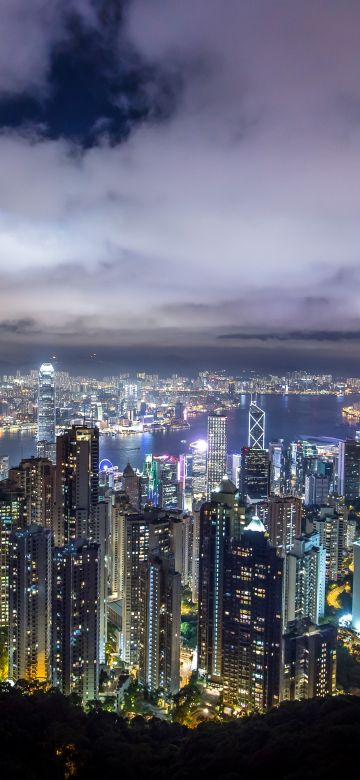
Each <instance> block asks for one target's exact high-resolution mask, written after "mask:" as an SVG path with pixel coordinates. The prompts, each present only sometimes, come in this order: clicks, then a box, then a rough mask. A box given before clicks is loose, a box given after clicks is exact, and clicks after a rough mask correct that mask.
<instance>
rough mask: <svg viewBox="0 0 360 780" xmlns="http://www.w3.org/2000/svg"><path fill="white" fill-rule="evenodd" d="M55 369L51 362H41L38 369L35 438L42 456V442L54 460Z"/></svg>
mask: <svg viewBox="0 0 360 780" xmlns="http://www.w3.org/2000/svg"><path fill="white" fill-rule="evenodd" d="M55 426H56V408H55V371H54V367H53V366H52V365H51V363H43V364H42V366H41V367H40V371H39V390H38V430H37V440H38V446H39V447H40V449H41V453H38V454H39V455H40V457H42V452H43V447H44V442H46V444H47V445H50V448H51V449H50V453H51V454H52V457H51V458H50V460H52V462H53V463H54V462H55V441H56V433H55Z"/></svg>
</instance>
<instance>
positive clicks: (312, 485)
mask: <svg viewBox="0 0 360 780" xmlns="http://www.w3.org/2000/svg"><path fill="white" fill-rule="evenodd" d="M329 491H330V480H329V477H328V476H326V475H325V474H307V475H306V477H305V500H304V504H305V506H321V505H322V504H326V502H327V500H328V497H329Z"/></svg>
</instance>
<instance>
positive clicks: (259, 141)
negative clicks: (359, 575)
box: [0, 0, 360, 373]
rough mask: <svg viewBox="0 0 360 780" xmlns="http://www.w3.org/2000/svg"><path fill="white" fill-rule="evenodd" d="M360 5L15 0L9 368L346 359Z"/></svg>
mask: <svg viewBox="0 0 360 780" xmlns="http://www.w3.org/2000/svg"><path fill="white" fill-rule="evenodd" d="M24 11H26V13H24ZM359 22H360V8H359V6H358V4H357V3H356V2H349V3H347V4H346V8H344V6H343V5H342V6H341V7H340V6H339V4H338V3H337V2H335V0H328V2H326V3H324V2H320V3H318V4H316V6H315V7H314V4H313V3H311V2H310V0H304V2H302V3H301V7H300V6H294V5H293V4H289V3H286V2H284V1H283V0H268V2H266V3H265V2H261V1H260V0H257V1H256V2H254V3H252V4H251V6H249V5H248V4H245V3H239V2H238V0H229V2H227V3H226V4H224V3H223V2H221V0H211V1H210V2H209V0H196V2H195V4H193V3H189V2H183V3H178V2H176V1H175V0H173V2H171V3H168V2H165V0H156V2H154V3H152V4H151V9H149V4H148V3H147V2H146V0H129V2H127V3H126V4H124V6H123V7H122V6H120V3H116V2H114V0H104V2H103V3H97V2H94V0H71V1H70V0H69V2H67V3H65V2H60V3H55V2H50V3H48V4H47V8H46V11H44V9H43V3H42V0H33V2H32V3H31V8H30V9H29V6H28V3H26V2H25V0H11V2H10V0H6V2H4V3H3V8H2V31H1V39H0V40H1V44H2V45H1V55H0V71H1V76H0V126H1V137H0V162H1V166H2V172H3V176H2V186H1V191H0V207H1V209H2V218H1V225H0V253H1V257H2V262H1V287H2V295H1V301H2V314H1V321H0V346H1V360H2V363H1V365H0V368H1V369H3V370H5V369H6V366H7V365H10V366H11V365H14V364H15V363H20V364H22V365H24V366H26V365H29V361H31V360H33V361H34V360H35V361H36V362H38V363H41V362H43V361H45V360H51V359H52V355H53V354H57V353H58V352H59V355H60V358H59V359H60V361H61V363H62V364H63V365H64V366H67V367H70V366H73V365H74V364H79V363H82V364H83V366H87V370H88V372H89V373H91V367H93V366H94V364H95V365H96V366H97V368H96V372H97V373H100V372H101V370H103V369H102V368H101V366H104V365H105V364H106V365H109V366H110V365H111V364H114V363H121V364H123V365H124V366H125V367H127V366H131V365H134V363H135V362H137V363H138V364H139V363H141V362H143V364H144V366H145V367H147V366H148V365H149V364H151V363H152V364H154V363H157V364H158V365H159V366H160V368H161V366H165V365H171V364H172V365H173V366H174V367H175V366H176V365H178V366H181V365H183V366H185V367H186V368H187V369H189V368H190V367H195V366H199V365H201V364H203V363H205V362H206V361H208V363H209V362H211V363H212V364H213V365H215V366H217V365H219V366H226V367H229V366H234V367H235V366H236V365H239V364H242V365H245V366H247V367H251V366H253V367H258V366H270V365H273V366H274V368H276V367H279V369H280V368H281V369H283V368H286V367H295V366H300V367H312V366H322V367H323V369H324V370H325V369H329V368H330V367H331V366H334V367H335V368H336V369H337V370H339V371H342V370H345V368H346V370H350V367H351V365H352V364H353V362H354V360H356V359H358V357H359V354H360V350H359V340H360V327H359V311H358V293H357V289H358V284H357V282H358V274H359V270H358V245H359V237H360V236H359V219H358V205H357V204H358V202H359V181H360V177H359V175H358V173H359V172H358V159H359V155H358V151H359V149H358V121H359V120H358V117H359V105H360V88H359V83H358V77H357V74H358V46H357V36H356V30H357V28H358V24H359ZM20 49H21V52H22V56H21V57H19V56H18V52H19V50H20ZM305 51H306V57H305V56H304V52H305ZM34 182H35V186H34ZM79 290H81V295H79V294H78V291H79ZM119 301H121V305H119ZM94 353H96V358H95V357H94ZM339 353H340V354H339ZM99 363H100V368H98V364H99Z"/></svg>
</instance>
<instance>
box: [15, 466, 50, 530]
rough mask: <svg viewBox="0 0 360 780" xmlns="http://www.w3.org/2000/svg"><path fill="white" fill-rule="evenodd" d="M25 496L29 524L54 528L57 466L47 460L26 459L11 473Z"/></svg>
mask: <svg viewBox="0 0 360 780" xmlns="http://www.w3.org/2000/svg"><path fill="white" fill-rule="evenodd" d="M9 477H10V479H11V480H12V481H13V482H14V484H16V485H17V486H18V487H19V488H21V489H22V490H23V492H24V495H25V501H26V513H27V523H28V524H29V525H42V526H44V527H45V528H52V526H53V515H54V504H55V466H54V465H53V464H52V463H51V461H50V460H48V459H46V458H25V459H24V460H22V461H21V463H20V464H19V466H17V467H16V468H12V469H10V471H9Z"/></svg>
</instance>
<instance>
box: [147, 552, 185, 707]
mask: <svg viewBox="0 0 360 780" xmlns="http://www.w3.org/2000/svg"><path fill="white" fill-rule="evenodd" d="M140 605H141V608H140V632H139V679H140V681H141V682H142V683H143V685H146V686H147V687H148V688H149V690H150V691H156V690H158V689H159V688H162V689H163V690H164V691H165V692H166V693H168V694H171V695H174V694H175V693H177V692H178V691H179V687H180V623H181V618H180V608H181V578H180V574H179V573H178V572H176V571H175V562H174V556H173V555H171V554H168V555H157V554H156V553H153V554H150V555H149V558H148V560H147V561H144V562H143V563H142V564H141V567H140Z"/></svg>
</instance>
